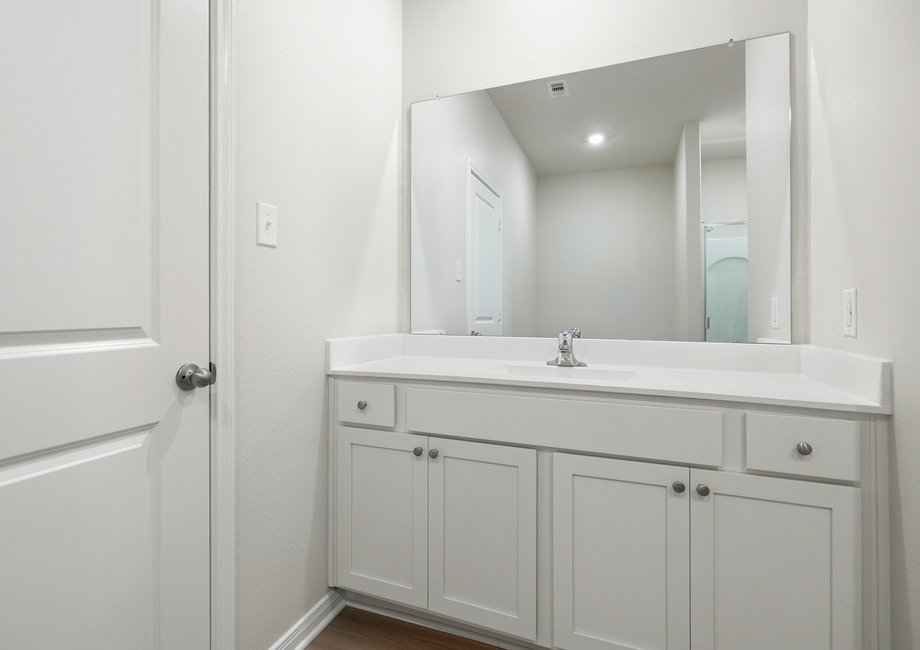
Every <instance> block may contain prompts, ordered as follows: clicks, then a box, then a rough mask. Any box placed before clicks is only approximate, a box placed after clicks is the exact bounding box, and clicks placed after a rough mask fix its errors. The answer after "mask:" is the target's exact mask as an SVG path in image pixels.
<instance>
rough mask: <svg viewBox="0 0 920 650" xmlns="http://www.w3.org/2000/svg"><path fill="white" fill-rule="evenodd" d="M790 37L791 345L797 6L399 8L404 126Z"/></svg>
mask: <svg viewBox="0 0 920 650" xmlns="http://www.w3.org/2000/svg"><path fill="white" fill-rule="evenodd" d="M786 31H788V32H792V50H793V51H792V55H793V66H792V85H793V88H792V98H793V132H792V148H793V152H794V154H793V160H792V177H793V182H792V223H793V228H792V257H793V259H792V278H793V280H792V281H793V293H792V302H793V340H794V341H795V342H802V341H804V340H805V338H806V336H807V331H808V327H807V309H806V304H805V296H806V291H807V277H806V250H807V223H806V219H805V206H806V196H805V172H806V168H805V152H806V149H805V145H806V127H805V110H806V109H805V99H806V91H805V70H806V62H805V48H804V41H805V33H806V2H805V0H776V1H774V2H762V1H761V0H711V1H710V2H705V3H700V2H696V1H693V0H620V1H619V2H610V0H573V1H571V2H558V1H555V0H504V1H502V2H495V1H494V0H491V1H490V0H465V1H464V2H456V0H404V1H403V93H402V97H403V119H406V118H407V116H408V108H409V105H410V104H411V103H412V102H416V101H421V100H425V99H431V98H433V97H434V96H435V95H441V96H446V95H451V94H455V93H461V92H468V91H472V90H481V89H484V88H490V87H492V86H497V85H501V84H507V83H512V82H516V81H523V80H526V79H535V78H539V77H544V76H550V75H554V74H557V73H565V72H571V71H573V70H581V69H585V68H594V67H599V66H604V65H610V64H613V63H619V62H623V61H632V60H635V59H642V58H645V57H650V56H658V55H661V54H668V53H672V52H679V51H682V50H688V49H693V48H697V47H703V46H707V45H715V44H717V43H724V42H727V41H728V40H729V39H732V38H734V39H735V40H740V39H747V38H753V37H756V36H766V35H769V34H775V33H778V32H786ZM401 150H402V153H401V158H400V160H401V163H400V178H401V180H402V191H401V194H400V206H401V207H400V231H399V264H400V275H399V291H400V300H399V327H400V331H406V332H408V331H409V227H408V226H409V220H408V205H409V203H408V191H407V185H406V180H407V179H408V139H407V138H403V140H402V143H401Z"/></svg>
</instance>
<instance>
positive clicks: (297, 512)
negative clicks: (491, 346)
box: [233, 0, 401, 650]
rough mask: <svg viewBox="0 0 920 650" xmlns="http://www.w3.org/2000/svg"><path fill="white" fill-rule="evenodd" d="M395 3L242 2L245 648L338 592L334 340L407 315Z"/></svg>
mask: <svg viewBox="0 0 920 650" xmlns="http://www.w3.org/2000/svg"><path fill="white" fill-rule="evenodd" d="M400 12H401V5H400V3H399V1H398V0H339V1H338V2H321V3H316V2H293V1H287V2H283V1H278V0H249V1H247V2H235V3H234V16H233V20H234V48H235V52H234V67H235V88H234V92H235V106H234V109H235V113H236V115H235V119H236V221H237V231H236V237H237V242H236V245H237V250H236V271H237V277H236V309H237V318H236V327H237V331H236V344H237V350H236V370H237V373H238V374H237V385H236V403H237V413H236V423H237V440H236V449H237V469H236V481H237V539H236V543H237V546H236V550H237V573H236V575H237V612H236V613H237V618H236V626H237V646H236V647H237V648H238V649H239V650H264V649H265V648H268V647H270V646H271V645H272V644H273V643H275V642H276V641H277V640H278V639H279V637H281V636H282V635H283V634H284V633H285V632H287V630H288V629H289V628H290V627H291V626H292V625H293V624H294V623H296V622H297V621H298V620H299V619H300V618H301V617H302V616H303V615H304V614H305V613H306V612H307V611H309V610H310V608H311V607H312V606H313V605H314V604H315V603H316V602H317V601H318V600H320V599H321V598H322V597H323V596H324V595H325V593H326V591H327V587H326V480H327V479H326V452H325V448H326V429H325V426H326V417H327V414H326V409H325V405H326V395H325V390H324V374H323V371H324V365H325V361H324V354H325V347H324V341H325V339H326V338H331V337H340V336H351V335H359V334H376V333H390V332H393V331H394V330H395V328H396V219H395V214H396V186H397V178H396V172H397V164H396V155H397V141H398V134H397V126H398V122H399V106H400V95H399V86H400V69H401V62H400V56H401V40H400V39H401V17H400ZM256 201H265V202H267V203H271V204H273V205H276V206H277V207H278V223H279V227H278V238H279V244H278V248H277V249H272V248H264V247H261V246H256V243H255V235H256V224H255V205H256Z"/></svg>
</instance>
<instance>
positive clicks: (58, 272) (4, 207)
mask: <svg viewBox="0 0 920 650" xmlns="http://www.w3.org/2000/svg"><path fill="white" fill-rule="evenodd" d="M0 88H2V90H0V143H2V144H0V152H2V153H0V227H2V232H0V522H2V524H0V646H2V647H3V648H10V649H13V648H17V649H18V648H69V649H72V650H77V649H87V650H90V649H91V650H99V649H106V650H108V649H116V648H117V649H118V650H129V649H134V648H136V649H141V648H143V649H153V648H162V649H164V650H165V649H169V650H172V649H176V648H183V649H184V648H188V649H202V648H207V647H208V644H209V521H208V516H209V476H208V463H209V431H208V428H209V417H208V405H209V396H208V390H207V389H206V388H205V389H198V390H197V391H192V392H183V391H180V390H179V388H178V387H177V385H176V382H175V375H176V371H177V370H178V368H179V366H180V365H182V364H184V363H186V362H194V363H197V364H198V365H201V366H205V367H207V365H208V2H207V1H206V0H157V1H154V0H81V1H79V2H73V1H68V0H3V2H2V3H0Z"/></svg>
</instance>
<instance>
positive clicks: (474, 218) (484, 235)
mask: <svg viewBox="0 0 920 650" xmlns="http://www.w3.org/2000/svg"><path fill="white" fill-rule="evenodd" d="M468 180H469V196H468V198H467V206H466V210H467V244H466V246H467V268H468V269H469V278H468V282H467V290H466V291H467V294H466V320H467V325H468V327H469V329H470V331H473V332H478V333H480V334H482V335H484V336H501V334H502V197H501V193H500V192H499V191H498V190H497V189H496V188H495V186H494V185H492V184H486V183H484V182H483V180H482V178H480V176H479V175H477V173H476V172H475V171H473V170H471V171H470V173H469V178H468Z"/></svg>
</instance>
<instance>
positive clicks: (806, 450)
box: [795, 442, 811, 456]
mask: <svg viewBox="0 0 920 650" xmlns="http://www.w3.org/2000/svg"><path fill="white" fill-rule="evenodd" d="M795 450H796V451H797V452H799V453H800V454H802V455H803V456H811V445H809V444H808V443H807V442H800V443H799V444H797V445H796V446H795Z"/></svg>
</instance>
